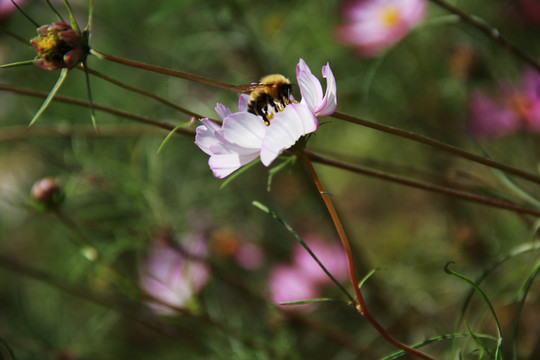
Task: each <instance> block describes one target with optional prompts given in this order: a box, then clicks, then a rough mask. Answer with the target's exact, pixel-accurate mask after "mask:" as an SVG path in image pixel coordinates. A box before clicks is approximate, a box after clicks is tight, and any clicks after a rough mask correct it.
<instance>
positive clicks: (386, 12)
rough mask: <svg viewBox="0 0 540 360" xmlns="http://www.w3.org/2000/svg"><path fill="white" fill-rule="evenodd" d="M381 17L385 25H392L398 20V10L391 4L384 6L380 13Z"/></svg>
mask: <svg viewBox="0 0 540 360" xmlns="http://www.w3.org/2000/svg"><path fill="white" fill-rule="evenodd" d="M381 19H382V21H383V23H384V24H385V25H386V26H393V25H395V24H396V23H397V22H398V20H399V11H398V10H397V9H396V8H395V7H392V6H385V7H384V9H383V10H382V13H381Z"/></svg>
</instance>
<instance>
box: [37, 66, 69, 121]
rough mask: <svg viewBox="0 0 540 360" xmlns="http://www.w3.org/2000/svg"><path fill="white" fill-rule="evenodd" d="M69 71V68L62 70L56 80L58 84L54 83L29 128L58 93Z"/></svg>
mask: <svg viewBox="0 0 540 360" xmlns="http://www.w3.org/2000/svg"><path fill="white" fill-rule="evenodd" d="M68 71H69V70H68V69H67V68H63V69H62V71H61V72H60V76H59V77H58V80H56V84H54V87H53V88H52V90H51V92H50V93H49V95H48V96H47V98H46V99H45V101H44V102H43V105H41V107H40V108H39V110H38V111H37V112H36V114H35V115H34V117H33V118H32V120H31V121H30V124H28V126H27V128H30V127H31V126H32V125H34V123H35V122H36V121H37V119H39V117H40V116H41V114H43V112H44V111H45V109H47V107H48V106H49V104H50V103H51V101H52V100H53V98H54V95H56V93H57V92H58V90H60V87H61V86H62V84H63V83H64V80H66V77H67V73H68Z"/></svg>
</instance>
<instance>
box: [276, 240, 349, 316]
mask: <svg viewBox="0 0 540 360" xmlns="http://www.w3.org/2000/svg"><path fill="white" fill-rule="evenodd" d="M305 242H306V244H307V245H308V246H309V248H310V249H311V251H312V252H313V253H314V254H315V256H317V258H318V259H319V260H320V261H321V263H322V264H323V265H324V267H325V268H326V269H327V270H328V271H329V272H330V273H331V274H332V276H334V277H335V278H336V279H337V280H343V279H345V278H346V277H347V259H346V256H345V251H344V250H343V248H342V247H341V244H339V243H338V242H335V243H327V242H324V241H322V240H321V239H319V238H318V237H317V236H314V235H310V236H306V239H305ZM331 283H332V280H331V279H330V278H329V277H328V276H327V275H326V274H325V273H324V271H323V270H322V269H321V268H320V266H319V265H318V264H317V262H316V261H315V260H313V258H312V257H311V255H310V254H309V253H308V252H307V251H306V249H304V247H303V246H301V245H300V244H297V245H296V247H295V249H294V251H293V257H292V262H291V263H290V264H280V265H277V266H276V267H274V268H273V269H272V270H271V273H270V277H269V285H270V291H271V297H272V300H273V301H274V302H275V303H276V304H279V303H284V302H294V301H302V300H310V299H314V298H317V297H319V294H320V292H321V290H322V288H323V287H324V286H326V285H328V284H331ZM296 307H297V306H294V307H289V306H287V307H286V308H287V309H294V308H296Z"/></svg>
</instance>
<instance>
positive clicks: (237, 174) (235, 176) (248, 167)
mask: <svg viewBox="0 0 540 360" xmlns="http://www.w3.org/2000/svg"><path fill="white" fill-rule="evenodd" d="M259 162H261V159H259V158H257V159H256V160H254V161H252V162H250V163H249V164H247V165H244V166H242V167H241V168H240V169H238V170H236V171H235V172H234V173H232V174H231V175H229V177H228V178H227V179H226V180H225V181H223V183H222V184H221V186H220V187H219V190H222V189H224V188H225V186H227V185H229V184H230V183H231V181H233V180H234V179H236V178H237V177H238V176H240V175H241V174H243V173H244V172H246V171H247V170H248V169H251V167H253V166H255V164H258V163H259Z"/></svg>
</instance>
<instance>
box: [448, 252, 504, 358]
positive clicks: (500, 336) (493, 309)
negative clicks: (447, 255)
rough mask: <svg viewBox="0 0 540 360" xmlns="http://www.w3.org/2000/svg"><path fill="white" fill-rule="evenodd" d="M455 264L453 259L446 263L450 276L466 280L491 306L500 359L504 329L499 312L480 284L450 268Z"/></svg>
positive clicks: (497, 353)
mask: <svg viewBox="0 0 540 360" xmlns="http://www.w3.org/2000/svg"><path fill="white" fill-rule="evenodd" d="M452 264H454V262H453V261H449V262H447V263H446V265H445V266H444V271H445V272H446V273H447V274H448V275H450V276H453V277H455V278H456V279H459V280H461V281H463V282H465V283H466V284H468V285H469V286H471V287H473V288H474V290H475V291H476V292H477V293H478V294H480V296H481V297H482V299H484V301H485V303H486V305H487V306H488V308H489V311H490V312H491V315H492V316H493V319H494V321H495V325H496V327H497V336H498V341H497V349H496V351H495V356H494V357H495V360H497V359H499V358H500V357H501V356H502V354H501V352H500V350H501V346H502V330H501V324H500V323H499V319H498V318H497V314H496V313H495V308H493V305H492V304H491V301H490V300H489V298H488V297H487V295H486V293H484V292H483V291H482V289H480V287H479V286H478V285H476V284H475V283H474V282H473V281H472V280H469V279H467V278H466V277H465V276H463V275H460V274H458V273H456V272H454V271H452V270H450V265H452Z"/></svg>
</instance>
